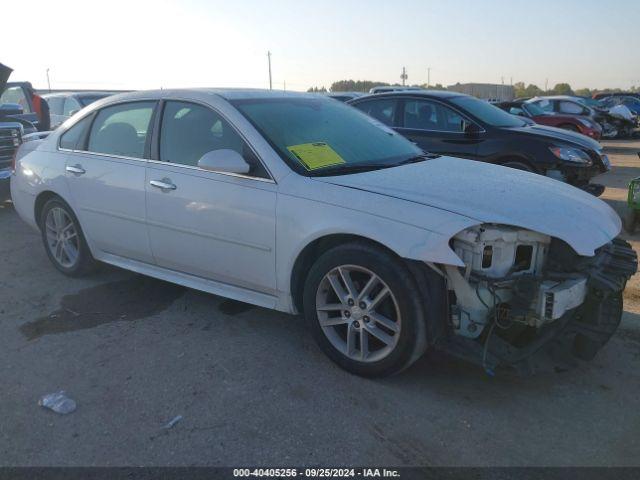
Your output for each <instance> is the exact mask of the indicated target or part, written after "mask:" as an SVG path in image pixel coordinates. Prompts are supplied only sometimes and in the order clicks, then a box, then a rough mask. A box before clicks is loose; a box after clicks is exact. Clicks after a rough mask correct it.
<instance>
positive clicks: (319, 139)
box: [11, 89, 636, 376]
mask: <svg viewBox="0 0 640 480" xmlns="http://www.w3.org/2000/svg"><path fill="white" fill-rule="evenodd" d="M461 135H464V134H461ZM11 189H12V197H13V201H14V204H15V208H16V210H17V212H18V213H19V215H20V216H21V217H22V218H23V219H24V220H25V221H26V222H27V223H29V224H30V225H32V226H33V227H34V228H37V229H39V230H40V232H41V233H42V240H43V242H44V246H45V249H46V252H47V254H48V256H49V258H50V259H51V261H52V263H53V265H54V266H55V267H56V268H57V269H58V270H60V271H61V272H62V273H65V274H67V275H80V274H85V273H87V272H89V271H90V270H91V268H92V267H93V266H94V264H95V263H96V261H100V262H106V263H109V264H112V265H116V266H119V267H122V268H125V269H128V270H132V271H135V272H139V273H142V274H145V275H149V276H152V277H156V278H159V279H163V280H167V281H170V282H175V283H178V284H181V285H185V286H187V287H191V288H195V289H199V290H203V291H206V292H211V293H214V294H217V295H222V296H225V297H229V298H233V299H236V300H240V301H243V302H247V303H251V304H255V305H260V306H263V307H268V308H273V309H277V310H280V311H283V312H289V313H292V314H295V313H304V315H305V317H306V319H307V321H308V323H309V326H310V330H311V332H312V333H313V335H314V337H315V339H316V340H317V342H318V344H319V345H320V347H321V348H322V349H323V350H324V352H325V353H326V354H327V355H328V356H329V357H330V358H331V359H333V360H334V361H335V362H337V363H338V364H339V365H341V366H342V367H344V368H346V369H347V370H349V371H351V372H354V373H357V374H361V375H367V376H381V375H388V374H392V373H396V372H399V371H400V370H402V369H404V368H406V367H407V366H408V365H410V364H411V363H412V362H413V361H415V360H416V359H417V358H419V357H420V355H422V354H423V353H424V352H425V351H426V350H427V349H429V348H441V349H445V350H447V351H449V352H452V353H454V354H457V355H460V356H462V357H464V358H467V359H469V360H471V361H473V362H476V363H477V364H480V365H483V366H484V368H485V369H487V370H488V371H491V370H493V369H494V368H495V367H497V366H499V365H511V366H515V367H518V368H524V369H528V368H529V367H530V365H531V363H532V362H531V359H532V358H534V357H535V356H536V354H537V353H539V352H541V351H544V350H546V347H547V346H550V345H551V344H555V343H557V342H559V341H560V340H567V339H568V341H569V347H570V349H571V351H572V352H573V353H574V354H576V355H578V356H580V357H582V358H589V357H592V356H593V355H595V353H596V352H597V350H598V349H599V348H600V347H601V346H602V345H604V343H606V341H607V340H608V339H609V337H610V336H611V334H612V333H613V332H614V331H615V329H616V328H617V326H618V323H619V322H620V316H621V312H622V290H623V289H624V286H625V283H626V280H627V279H628V278H629V276H630V275H631V274H632V273H633V272H635V269H636V257H635V254H634V253H633V251H632V250H631V249H630V248H629V246H628V244H626V243H625V242H623V241H621V240H618V239H616V236H617V235H618V233H619V231H620V220H619V218H618V216H617V215H616V214H615V213H614V212H613V211H612V210H611V209H610V208H609V207H608V206H607V205H606V204H605V203H603V202H602V201H600V200H598V199H596V198H594V197H593V196H591V195H589V194H587V193H585V192H582V191H580V190H578V189H575V188H573V187H570V186H568V185H565V184H563V183H560V182H556V181H554V180H551V179H548V178H545V177H541V176H538V175H534V174H530V173H526V172H521V171H516V170H511V169H508V168H504V167H498V166H493V165H489V164H485V163H480V162H474V161H468V160H461V159H456V158H450V157H436V156H432V155H428V154H425V153H424V152H422V151H421V150H419V149H418V148H417V147H416V146H415V145H414V144H412V143H411V142H409V141H407V140H406V139H404V138H403V137H401V136H400V135H398V134H397V133H395V132H393V131H392V130H390V129H388V128H386V127H385V126H383V125H381V124H379V123H377V122H376V121H375V120H372V119H370V118H368V117H367V116H365V115H364V114H362V113H360V112H359V111H357V110H355V109H353V108H352V107H349V106H345V105H343V104H341V103H339V102H335V101H333V100H331V99H328V98H325V97H322V96H314V95H308V94H296V93H283V92H271V91H260V90H213V89H207V90H162V91H149V92H136V93H128V94H122V95H118V96H114V97H109V98H107V99H105V100H101V101H98V102H96V103H94V104H92V105H91V106H89V107H87V108H85V109H83V110H82V111H80V112H79V113H77V114H76V115H74V116H73V117H72V118H71V119H69V120H68V121H66V122H65V123H64V124H63V125H62V126H61V127H60V128H59V129H57V130H56V131H55V132H53V133H51V134H50V136H49V137H47V138H45V139H39V140H34V141H30V142H26V143H24V144H23V145H22V147H21V148H20V149H19V151H18V155H17V159H16V166H15V174H14V175H13V177H12V180H11Z"/></svg>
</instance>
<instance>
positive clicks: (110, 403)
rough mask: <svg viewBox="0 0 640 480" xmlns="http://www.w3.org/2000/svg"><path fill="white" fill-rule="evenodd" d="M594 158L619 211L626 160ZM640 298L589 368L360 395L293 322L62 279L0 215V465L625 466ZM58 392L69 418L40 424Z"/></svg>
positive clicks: (633, 453) (437, 372) (637, 459)
mask: <svg viewBox="0 0 640 480" xmlns="http://www.w3.org/2000/svg"><path fill="white" fill-rule="evenodd" d="M606 146H607V149H608V151H609V153H610V155H611V159H612V162H613V165H614V167H613V169H612V171H611V172H610V173H607V174H605V175H603V176H602V179H601V181H602V182H604V183H606V185H607V187H608V188H607V191H606V192H605V195H604V198H605V199H607V200H608V201H611V202H612V203H613V204H614V206H616V208H618V209H620V208H621V207H622V206H623V204H624V199H625V196H626V184H627V182H628V181H629V179H631V178H633V177H635V176H638V175H640V160H639V159H638V157H637V155H636V152H637V151H640V142H639V141H635V142H630V141H629V142H623V141H618V142H608V143H606ZM631 240H632V241H633V244H634V246H635V247H636V248H638V247H640V234H636V235H635V236H633V237H632V238H631ZM639 282H640V279H639V277H638V276H636V277H634V279H633V280H632V282H631V283H630V285H629V287H628V288H627V291H626V293H625V302H626V304H625V310H626V312H625V316H624V319H623V323H622V325H621V327H620V329H619V331H618V332H617V334H616V335H615V336H614V338H613V339H612V340H611V342H610V343H609V344H608V345H607V346H606V347H605V348H604V349H603V350H602V351H601V352H600V353H599V355H598V356H597V357H596V359H595V360H594V361H593V362H591V363H589V364H580V365H578V366H576V367H575V368H573V369H571V370H569V371H562V372H553V373H542V374H539V375H537V376H534V377H531V378H516V377H512V376H499V377H493V378H492V377H488V376H487V375H486V374H484V373H483V372H482V370H481V369H479V368H476V367H473V366H469V365H467V364H465V363H462V362H460V361H457V360H453V359H451V358H448V357H446V356H444V355H438V354H432V355H429V356H426V357H425V358H423V359H421V360H420V361H419V362H417V363H416V364H415V365H414V366H413V367H412V368H410V369H409V370H408V371H406V372H405V373H403V374H402V375H400V376H397V377H394V378H391V379H386V380H376V381H372V380H365V379H362V378H358V377H354V376H352V375H349V374H348V373H346V372H344V371H342V370H340V369H339V368H337V367H336V366H334V365H333V364H332V363H331V362H330V361H329V360H327V359H326V358H325V356H324V355H323V354H322V353H320V351H319V350H318V349H317V348H316V346H315V344H314V343H313V341H312V339H311V337H310V335H309V334H308V333H307V332H306V330H305V328H304V325H303V323H302V320H301V319H300V318H297V317H292V316H288V315H283V314H280V313H277V312H272V311H268V310H264V309H261V308H254V307H250V306H247V305H243V304H239V303H236V302H231V301H228V300H225V299H222V298H219V297H215V296H213V295H207V294H203V293H200V292H197V291H193V290H188V289H184V288H182V287H177V286H173V285H169V284H166V283H163V282H160V281H156V280H152V279H149V278H144V277H141V276H138V275H135V274H132V273H128V272H125V271H121V270H117V269H111V268H105V269H103V270H102V271H101V272H100V273H98V274H96V275H94V276H92V277H90V278H86V279H69V278H66V277H64V276H62V275H61V274H59V273H58V272H57V271H56V270H55V269H54V268H53V267H52V266H51V265H50V264H49V261H48V260H47V258H46V256H45V253H44V250H43V248H42V246H41V243H40V238H39V236H38V234H37V233H36V232H33V231H31V230H30V229H29V228H28V227H27V226H26V225H25V224H23V223H22V222H21V221H20V220H19V219H18V217H17V215H16V214H15V212H14V211H13V208H12V206H11V204H10V203H6V204H4V205H2V206H1V207H0V378H2V396H1V398H0V465H100V466H105V465H226V466H230V465H234V466H237V465H256V464H258V465H270V466H283V465H323V466H328V465H348V464H356V465H372V464H376V465H425V466H427V465H478V466H479V465H627V466H630V465H635V466H637V465H640V410H639V409H638V399H639V398H640V371H639V370H640V369H639V368H638V367H639V366H640V326H639V323H638V319H639V318H640V316H639V314H640V292H639ZM61 389H64V390H66V391H67V392H68V394H69V395H70V396H72V397H73V398H74V399H75V400H76V401H77V402H78V409H77V410H76V411H75V412H74V413H72V414H70V415H67V416H60V415H56V414H55V413H53V412H50V411H47V410H45V409H43V408H41V407H39V406H38V404H37V402H38V399H39V397H40V396H41V395H43V394H45V393H49V392H55V391H57V390H61ZM178 415H181V416H182V419H181V420H180V421H178V422H177V423H175V425H174V426H173V427H172V428H168V429H167V428H163V426H164V425H165V424H167V422H169V421H170V420H171V419H173V418H174V417H176V416H178Z"/></svg>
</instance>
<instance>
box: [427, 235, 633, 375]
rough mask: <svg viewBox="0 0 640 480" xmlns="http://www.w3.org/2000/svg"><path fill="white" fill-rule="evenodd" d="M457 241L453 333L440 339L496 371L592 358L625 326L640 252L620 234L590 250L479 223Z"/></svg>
mask: <svg viewBox="0 0 640 480" xmlns="http://www.w3.org/2000/svg"><path fill="white" fill-rule="evenodd" d="M451 246H452V248H453V250H454V251H455V252H456V254H457V255H458V256H459V257H460V259H461V260H462V261H463V262H464V264H465V267H455V266H445V267H444V269H443V274H444V276H445V278H446V283H447V289H448V291H449V309H448V310H449V324H448V327H449V333H450V334H449V335H447V336H446V338H443V339H442V341H441V342H438V346H439V347H441V348H443V349H444V350H446V351H448V352H449V353H453V354H455V355H457V356H459V357H463V358H465V359H467V360H471V361H473V362H475V363H478V364H480V365H482V366H483V368H484V369H485V370H486V371H487V372H488V373H490V374H492V373H493V372H494V371H495V370H496V369H497V368H498V367H512V368H515V369H516V370H518V371H519V372H520V373H523V374H528V373H533V372H534V371H535V370H537V369H540V368H544V365H545V364H547V365H548V364H549V361H551V362H552V363H553V364H555V365H566V364H568V363H569V364H571V363H572V362H571V361H570V359H571V356H573V357H576V358H579V359H583V360H590V359H592V358H593V357H594V356H595V354H596V353H597V352H598V350H599V349H600V348H601V347H602V346H603V345H604V344H605V343H606V342H607V341H608V340H609V339H610V337H611V335H613V333H614V332H615V331H616V329H617V328H618V325H619V324H620V320H621V317H622V292H623V290H624V287H625V285H626V282H627V280H628V279H629V278H630V277H631V275H633V274H634V273H635V272H636V270H637V257H636V253H635V252H634V250H633V249H632V248H631V246H630V245H629V244H628V243H627V242H626V241H624V240H622V239H619V238H616V239H613V240H612V241H611V242H609V243H607V244H605V245H603V246H602V247H600V248H599V249H597V250H596V252H595V255H594V256H591V257H585V256H580V255H578V254H577V253H576V252H575V251H574V250H573V249H572V248H571V247H570V246H569V245H568V244H567V243H566V242H564V241H562V240H559V239H556V238H552V237H550V236H547V235H543V234H540V233H536V232H532V231H529V230H525V229H521V228H516V227H510V226H502V225H480V226H476V227H472V228H469V229H467V230H464V231H463V232H461V233H459V234H457V235H456V236H455V237H454V238H453V239H452V245H451Z"/></svg>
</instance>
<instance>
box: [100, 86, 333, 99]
mask: <svg viewBox="0 0 640 480" xmlns="http://www.w3.org/2000/svg"><path fill="white" fill-rule="evenodd" d="M188 93H199V94H205V95H206V94H211V95H215V96H217V97H221V98H223V99H225V100H228V101H232V100H252V99H276V98H309V97H310V96H312V97H315V98H324V99H327V100H330V99H329V98H328V97H327V96H326V95H323V94H321V93H307V92H290V91H283V90H267V89H258V88H171V89H168V88H165V89H162V90H138V91H135V92H126V93H121V94H118V95H114V96H113V97H110V98H112V99H116V100H119V101H120V100H126V99H136V98H144V97H147V98H148V97H158V98H161V97H166V96H171V95H180V94H188Z"/></svg>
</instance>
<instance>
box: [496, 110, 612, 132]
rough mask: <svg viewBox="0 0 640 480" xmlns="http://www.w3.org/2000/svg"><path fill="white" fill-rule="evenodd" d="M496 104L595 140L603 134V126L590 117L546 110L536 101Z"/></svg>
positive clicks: (540, 122)
mask: <svg viewBox="0 0 640 480" xmlns="http://www.w3.org/2000/svg"><path fill="white" fill-rule="evenodd" d="M496 106H497V107H500V108H501V109H502V110H504V111H506V112H509V113H511V114H513V115H518V116H520V117H525V118H530V119H531V120H533V121H534V122H536V123H539V124H540V125H547V126H549V127H557V128H562V129H564V130H571V131H572V132H578V133H581V134H583V135H586V136H587V137H590V138H593V139H594V140H600V137H601V136H602V127H601V126H600V125H598V124H597V123H596V122H594V121H593V120H591V119H590V118H588V117H582V116H576V115H562V114H556V113H550V112H545V111H544V110H542V109H541V108H540V107H539V106H538V105H536V104H535V103H530V102H527V101H524V100H515V101H513V102H501V103H497V104H496Z"/></svg>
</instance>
